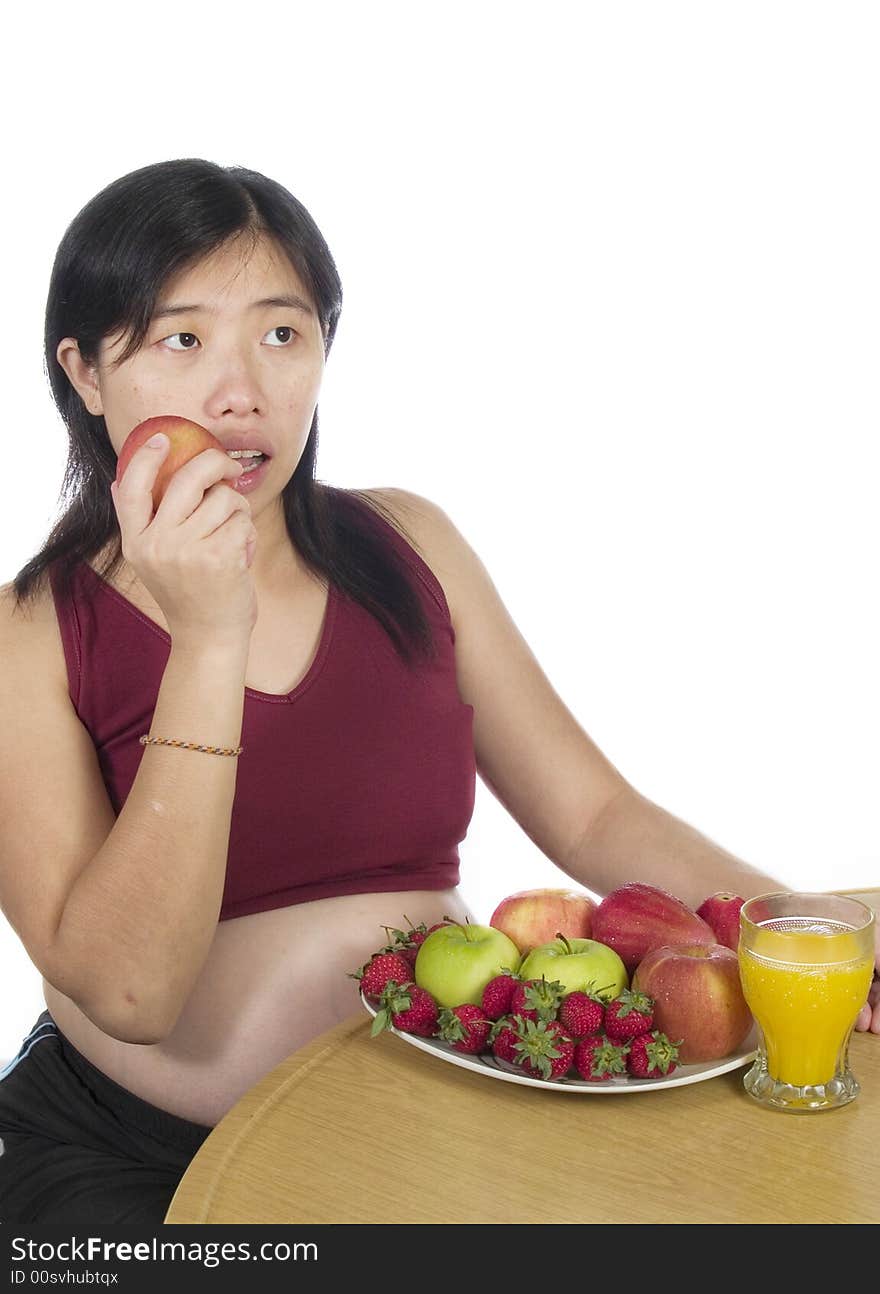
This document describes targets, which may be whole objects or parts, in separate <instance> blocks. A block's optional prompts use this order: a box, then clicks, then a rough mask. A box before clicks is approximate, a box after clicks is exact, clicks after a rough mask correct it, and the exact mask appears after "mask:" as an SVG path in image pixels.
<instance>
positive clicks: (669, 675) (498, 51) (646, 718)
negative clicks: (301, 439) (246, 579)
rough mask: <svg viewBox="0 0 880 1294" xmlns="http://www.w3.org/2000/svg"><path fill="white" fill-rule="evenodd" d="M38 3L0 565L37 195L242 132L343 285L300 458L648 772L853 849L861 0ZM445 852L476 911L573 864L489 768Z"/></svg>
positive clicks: (24, 550)
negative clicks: (531, 656) (432, 553)
mask: <svg viewBox="0 0 880 1294" xmlns="http://www.w3.org/2000/svg"><path fill="white" fill-rule="evenodd" d="M19 12H20V11H19ZM227 12H228V15H234V17H229V16H223V15H225V14H227ZM32 13H33V15H34V16H33V17H29V18H24V19H23V18H21V17H20V16H19V17H18V18H17V19H16V20H15V21H16V23H17V27H16V29H15V31H14V33H11V32H10V33H9V35H10V38H11V37H12V36H13V35H14V40H12V39H11V43H10V46H9V53H10V67H9V69H8V72H9V73H12V76H11V77H10V76H9V75H7V78H6V79H5V81H4V84H3V87H2V90H0V94H2V100H3V101H2V108H3V119H4V123H5V126H6V131H5V134H6V140H5V148H4V164H5V165H4V170H5V190H6V199H5V202H4V205H3V210H2V221H3V235H4V237H3V241H4V247H5V251H6V257H5V267H4V269H5V274H4V280H5V281H4V289H5V290H4V294H3V295H4V309H3V310H2V312H0V320H2V345H3V356H4V362H3V389H4V392H5V400H4V403H5V419H4V425H5V441H4V451H3V462H4V463H5V471H4V472H3V474H2V476H0V580H2V581H6V580H10V579H11V578H12V577H13V575H14V574H15V573H16V572H17V571H18V570H19V568H20V567H21V566H22V565H23V564H24V563H25V562H26V561H27V560H28V558H29V557H30V556H32V555H33V553H34V552H36V550H37V549H38V547H39V546H40V544H41V541H42V539H43V537H44V536H45V534H46V533H47V532H48V530H49V528H50V526H51V524H52V521H53V520H54V517H55V508H56V501H57V496H58V491H59V487H60V484H61V478H62V473H63V468H64V463H65V458H66V433H65V431H64V428H63V425H62V423H61V420H60V418H59V417H58V415H57V413H56V412H55V409H54V406H53V404H52V402H51V399H50V395H49V389H48V384H47V382H46V379H45V377H44V374H43V369H42V352H41V343H42V325H43V309H44V306H45V294H46V289H47V286H48V281H49V274H50V271H51V266H52V261H53V258H54V254H55V249H56V247H57V244H58V242H59V240H60V238H61V236H62V235H63V233H64V230H65V228H66V227H67V225H68V224H69V222H70V221H71V220H72V219H73V217H74V215H75V214H76V213H77V212H78V211H79V209H80V208H81V207H82V206H83V205H84V204H85V203H86V202H87V201H88V200H89V199H90V198H91V197H92V196H93V195H94V194H95V193H96V192H97V191H98V190H99V189H100V188H102V187H103V186H104V185H105V184H107V183H109V182H110V181H111V180H113V179H115V178H117V177H118V176H120V175H122V174H125V173H126V172H128V171H131V170H133V169H135V168H136V167H139V166H143V165H146V164H148V163H151V162H155V161H161V160H164V159H168V158H172V157H187V156H198V157H205V158H208V159H210V160H213V161H216V162H219V163H221V164H224V165H232V164H239V165H245V166H248V167H251V168H253V169H256V170H261V171H263V172H265V173H267V174H269V175H271V176H273V177H274V178H275V179H277V180H279V181H280V182H281V183H283V184H284V185H285V186H286V187H287V188H289V189H290V190H291V191H292V192H293V193H295V194H296V195H297V196H298V197H299V198H300V199H301V200H302V201H303V202H304V203H305V205H306V206H307V207H308V208H309V210H310V211H311V213H312V215H313V216H314V217H315V219H316V220H317V222H318V225H319V226H320V227H321V229H322V231H323V233H324V235H325V237H326V238H327V240H328V243H329V245H330V248H331V251H332V252H333V254H334V257H335V259H336V261H337V265H338V267H339V270H340V273H341V276H342V280H343V285H344V291H345V304H344V307H343V313H342V318H341V322H340V326H339V332H338V336H337V340H336V343H335V347H334V349H333V351H332V353H331V356H330V360H329V364H328V368H327V373H326V377H325V385H324V391H323V394H322V398H321V403H320V412H321V443H320V458H319V475H320V476H321V478H322V479H324V480H327V481H331V482H333V483H335V484H340V485H354V486H386V485H394V486H400V487H402V488H405V489H409V490H413V491H416V492H417V493H420V494H423V495H425V496H427V497H428V498H430V499H433V500H434V501H435V502H437V503H439V504H440V505H441V506H442V507H443V508H444V509H445V510H446V511H447V513H448V514H449V515H450V516H451V517H452V519H453V520H454V521H455V523H456V524H457V526H458V527H459V529H460V530H461V531H462V533H463V534H464V535H465V536H466V537H467V539H468V540H469V542H470V543H471V545H472V546H473V547H474V548H475V549H476V551H477V553H478V554H479V555H480V557H481V558H482V560H483V561H484V563H485V565H486V566H487V568H488V570H489V572H490V573H491V575H492V577H493V579H494V581H495V583H496V585H497V587H498V589H499V591H500V592H501V595H502V597H503V598H504V600H505V601H506V603H507V606H508V607H509V609H510V611H511V613H512V615H513V617H514V619H515V620H516V622H517V624H518V625H519V627H520V629H521V630H522V632H523V633H524V635H525V637H526V638H527V640H528V642H529V643H530V645H531V647H532V649H533V650H534V652H535V654H536V655H537V657H538V660H539V661H540V663H541V665H542V666H543V668H544V670H545V671H546V673H547V674H548V676H549V678H550V679H551V681H552V683H553V685H554V686H555V688H556V689H557V691H558V692H559V693H560V695H561V696H562V697H563V699H564V700H565V701H566V703H567V704H568V706H569V707H570V709H571V710H572V712H573V713H574V714H575V715H576V717H577V718H578V720H579V721H580V722H581V724H582V725H583V726H584V728H585V729H586V730H587V731H588V732H589V733H590V735H591V736H592V737H593V739H594V740H595V741H596V742H597V743H598V744H599V745H600V747H601V748H602V749H603V750H604V751H605V752H606V754H607V755H608V756H609V757H610V758H611V759H612V760H613V761H614V762H615V763H616V765H617V766H618V767H619V768H620V769H621V771H622V772H623V773H624V775H625V776H626V777H628V778H629V780H630V781H632V782H633V783H634V784H635V785H636V786H637V787H638V788H639V789H640V790H641V791H642V792H643V793H645V794H646V795H648V796H650V797H651V798H653V799H655V800H657V801H658V802H659V803H661V804H663V805H664V806H665V807H666V808H668V809H670V810H671V811H672V812H674V813H676V814H677V815H678V816H680V817H683V818H685V819H686V820H687V821H689V822H691V823H692V824H693V825H695V826H697V827H698V828H699V829H700V830H701V831H703V832H704V833H705V834H707V835H709V836H710V837H711V838H713V839H715V840H717V841H718V842H719V843H722V844H723V845H724V846H725V847H727V848H728V849H731V850H733V851H734V852H737V853H739V854H740V855H741V856H743V857H745V858H747V859H748V860H749V861H751V862H753V863H755V864H758V865H760V866H762V867H764V868H767V869H769V870H771V871H773V872H774V873H775V874H777V875H778V876H780V877H782V878H783V879H786V880H788V881H789V882H790V883H792V884H793V885H794V884H796V885H799V886H804V887H811V886H812V887H816V888H832V887H843V886H846V885H849V886H857V885H859V884H869V883H874V884H876V883H878V882H880V857H878V855H880V841H878V829H877V809H876V804H877V795H876V774H877V733H878V728H880V724H878V720H880V704H878V689H877V662H878V647H880V643H878V614H877V595H876V578H875V554H876V552H877V540H878V526H880V523H878V513H877V507H876V495H877V477H876V472H875V444H876V440H877V424H878V420H877V413H878V397H877V350H878V327H877V319H878V302H880V281H878V280H880V273H878V261H880V253H878V238H877V230H878V228H880V209H878V208H880V187H878V167H877V156H878V154H877V146H878V121H880V115H878V114H880V89H878V78H877V75H876V69H877V66H878V59H880V49H878V44H880V42H878V34H880V21H878V18H877V10H876V7H875V6H874V5H873V4H869V3H865V4H846V3H840V2H839V0H836V2H835V3H827V4H815V3H804V2H800V3H791V4H785V3H773V0H761V2H760V3H751V2H748V3H742V2H740V3H736V4H719V3H712V4H706V3H705V2H704V0H700V2H698V3H656V0H652V2H651V3H632V2H630V3H627V4H625V5H607V4H589V3H547V2H546V0H544V3H542V4H541V5H540V6H539V5H535V4H522V3H511V2H510V0H504V2H503V3H494V2H493V3H479V0H476V2H475V0H468V2H467V3H450V0H446V2H445V3H443V4H437V5H427V4H419V5H413V4H411V3H382V2H381V0H380V2H378V3H377V2H375V0H374V2H373V3H371V4H368V5H364V4H355V3H353V4H339V3H332V2H331V3H327V2H325V0H322V3H321V4H320V5H315V4H311V3H310V4H308V5H301V4H296V3H289V4H285V5H283V6H280V5H274V6H270V7H268V8H266V9H260V8H253V7H250V8H249V9H246V10H245V9H243V8H242V9H236V10H232V9H230V10H229V11H226V10H223V11H220V10H218V9H217V8H216V7H215V6H213V5H210V6H209V5H207V4H196V3H191V4H186V5H181V4H157V3H153V4H151V5H149V6H148V7H146V8H145V7H143V6H141V7H140V8H139V9H138V10H136V13H137V15H138V20H137V22H136V23H135V20H134V19H132V18H131V17H130V16H126V14H127V11H126V10H125V9H124V8H123V7H120V6H119V5H118V4H116V3H113V4H106V5H104V4H91V5H89V4H85V5H80V6H76V7H73V8H71V9H69V10H68V11H67V12H61V11H60V7H59V8H57V9H52V10H51V11H50V12H44V11H43V10H39V11H38V10H36V9H34V10H32ZM16 72H17V74H18V77H19V79H18V80H17V81H16V80H15V74H16ZM9 737H10V734H8V733H7V734H6V735H5V738H4V739H5V740H7V741H8V740H9ZM45 793H46V794H47V795H51V787H47V788H45ZM0 828H2V829H3V830H5V827H4V826H3V824H0ZM36 847H37V845H36V843H35V848H36ZM0 850H2V838H0ZM462 863H463V872H462V875H463V889H464V891H465V896H466V898H468V899H469V901H470V903H471V904H472V906H473V907H474V909H475V912H476V914H477V916H478V919H479V918H481V919H484V920H485V919H488V917H489V915H490V914H491V911H492V909H493V907H494V905H495V903H496V902H497V901H498V900H499V899H500V898H501V897H503V896H504V895H505V894H507V893H510V892H512V891H513V890H515V889H519V888H525V887H532V886H535V885H541V884H545V883H550V884H558V883H565V882H566V880H567V878H565V877H564V876H563V875H562V874H561V873H559V872H558V871H557V870H556V868H555V867H554V866H553V864H552V863H550V861H549V860H548V859H546V858H545V857H544V856H543V855H542V854H541V853H540V852H539V851H538V850H537V848H536V847H535V845H534V844H533V843H532V842H531V841H530V840H529V839H528V838H527V837H526V836H525V834H524V833H523V832H522V830H521V829H520V828H519V827H518V825H517V824H516V823H515V822H514V821H513V820H512V819H511V818H510V817H509V816H508V815H507V814H506V812H505V811H504V810H503V809H502V808H501V807H500V805H499V804H498V803H497V801H495V800H494V799H493V797H492V796H491V794H490V793H489V792H488V791H487V790H486V788H485V787H484V786H483V785H482V784H479V785H478V798H477V805H476V810H475V814H474V818H473V822H472V825H471V829H470V832H469V834H468V837H467V839H466V841H465V842H464V845H463V846H462ZM632 872H633V875H637V873H638V859H636V858H634V859H633V861H632ZM622 879H629V878H622ZM0 971H2V975H3V980H2V982H3V984H4V985H5V994H4V1000H3V1002H2V1004H0V1057H2V1056H4V1055H10V1054H13V1053H14V1052H15V1051H16V1050H17V1048H18V1045H19V1041H20V1038H21V1036H22V1035H23V1033H24V1032H25V1031H26V1030H27V1029H28V1028H29V1026H30V1024H31V1023H32V1021H33V1019H34V1018H35V1016H36V1014H37V1012H38V1011H39V1010H40V1009H41V1006H42V1003H41V996H40V981H39V976H38V974H37V972H36V970H35V968H34V967H33V966H32V964H31V963H30V961H29V960H28V958H27V956H26V955H25V953H24V951H23V950H22V948H21V945H20V944H19V942H18V940H17V939H16V937H15V936H14V934H13V933H12V931H11V930H10V929H9V928H8V927H7V926H5V925H4V926H0Z"/></svg>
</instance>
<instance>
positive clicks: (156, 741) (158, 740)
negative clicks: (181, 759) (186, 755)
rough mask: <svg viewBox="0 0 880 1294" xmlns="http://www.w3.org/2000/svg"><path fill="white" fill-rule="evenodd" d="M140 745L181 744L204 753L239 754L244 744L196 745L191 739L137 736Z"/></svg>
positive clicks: (145, 734)
mask: <svg viewBox="0 0 880 1294" xmlns="http://www.w3.org/2000/svg"><path fill="white" fill-rule="evenodd" d="M138 741H139V742H140V743H141V745H142V746H154V745H155V746H181V747H182V748H183V749H184V750H200V751H201V752H202V753H203V754H204V755H240V754H241V752H242V751H243V750H244V746H235V747H232V746H198V745H196V743H195V742H193V741H177V739H176V738H174V737H150V736H148V734H147V733H144V735H143V736H142V737H138Z"/></svg>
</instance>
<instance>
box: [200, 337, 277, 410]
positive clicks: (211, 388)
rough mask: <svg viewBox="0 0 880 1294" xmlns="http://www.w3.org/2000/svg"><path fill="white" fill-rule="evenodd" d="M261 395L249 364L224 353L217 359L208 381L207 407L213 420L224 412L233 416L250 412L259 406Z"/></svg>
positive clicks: (259, 385)
mask: <svg viewBox="0 0 880 1294" xmlns="http://www.w3.org/2000/svg"><path fill="white" fill-rule="evenodd" d="M263 403H264V394H263V390H262V386H261V383H260V380H259V378H258V376H257V374H256V373H255V372H254V369H253V365H252V364H250V363H249V362H248V361H247V360H246V359H245V358H244V357H242V356H241V355H236V354H232V353H230V352H227V354H226V355H225V356H223V357H222V360H218V363H217V367H216V369H215V371H214V373H213V374H212V375H211V377H210V378H209V380H208V391H207V404H208V411H209V412H210V413H211V415H212V416H213V417H217V416H219V415H220V414H221V413H224V412H225V411H226V410H227V409H230V410H232V411H233V412H235V413H250V412H251V410H252V409H255V408H260V407H262V405H263Z"/></svg>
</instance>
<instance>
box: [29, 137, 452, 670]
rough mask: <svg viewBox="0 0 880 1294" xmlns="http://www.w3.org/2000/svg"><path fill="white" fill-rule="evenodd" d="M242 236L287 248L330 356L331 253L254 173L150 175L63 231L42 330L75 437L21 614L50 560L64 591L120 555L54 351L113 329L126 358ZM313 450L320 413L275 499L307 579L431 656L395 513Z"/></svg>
mask: <svg viewBox="0 0 880 1294" xmlns="http://www.w3.org/2000/svg"><path fill="white" fill-rule="evenodd" d="M242 236H244V237H248V236H249V237H250V238H251V239H252V242H253V244H254V245H255V244H256V242H257V240H258V239H259V238H260V237H261V236H268V237H270V238H271V239H272V240H273V241H274V242H275V243H276V244H277V245H278V246H279V247H280V249H281V250H282V251H283V252H285V253H286V255H287V256H288V258H289V260H290V262H291V264H292V265H293V267H294V269H295V270H296V272H297V274H298V275H299V277H300V278H301V280H302V281H303V283H304V284H305V286H306V287H307V288H308V290H309V292H310V293H311V296H312V299H313V301H314V303H315V305H316V307H317V311H318V317H319V319H320V323H321V330H322V333H323V337H324V353H325V355H327V354H329V351H330V347H331V346H332V344H333V338H334V336H335V334H336V326H337V323H338V321H339V315H340V311H341V309H342V283H341V281H340V278H339V274H338V272H337V269H336V265H335V263H334V261H333V257H332V256H331V254H330V250H329V248H328V247H327V244H326V242H325V241H324V238H323V236H322V234H321V232H320V230H319V229H318V227H317V225H316V224H315V222H314V220H313V219H312V217H311V216H310V215H309V213H308V211H307V210H306V209H305V207H304V206H303V205H302V203H301V202H299V201H298V200H297V199H296V198H295V197H294V196H293V194H292V193H290V192H289V191H288V190H287V189H285V188H284V187H283V186H282V185H281V184H279V183H277V182H276V181H275V180H272V179H269V178H267V177H266V176H265V175H261V174H260V173H259V172H258V171H251V170H247V169H246V168H244V167H241V166H227V167H223V166H219V165H217V164H216V163H214V162H209V161H205V160H203V159H201V158H179V159H176V160H172V161H166V162H158V163H155V164H153V165H151V166H144V167H141V168H140V169H139V170H136V171H131V172H130V173H129V174H128V175H124V176H122V177H121V178H120V179H118V180H115V181H113V182H112V183H111V184H109V185H107V187H106V188H104V189H102V190H101V191H100V192H99V193H98V194H97V195H96V196H95V197H94V198H92V199H91V201H90V202H88V203H87V204H86V206H84V207H83V209H82V210H81V211H80V212H79V214H78V215H77V216H75V218H74V219H73V221H72V222H71V224H70V225H69V226H68V228H67V230H66V231H65V233H64V236H63V238H62V240H61V242H60V244H59V246H58V251H57V253H56V256H55V262H54V265H53V268H52V276H51V279H50V283H49V292H48V296H47V301H46V318H45V334H44V346H45V361H44V362H45V370H46V374H47V376H48V379H49V383H50V386H51V389H52V396H53V399H54V401H55V404H56V406H57V408H58V410H59V412H60V414H61V417H62V419H63V421H64V424H65V426H66V427H67V432H68V439H69V450H68V459H67V467H66V470H65V473H64V480H63V482H62V486H61V492H60V495H59V502H60V505H61V508H62V509H63V511H62V513H61V515H60V517H59V519H58V521H57V522H56V524H55V525H54V527H53V529H52V530H51V531H50V533H49V535H48V538H47V539H46V541H45V543H44V544H43V547H42V548H41V549H40V551H39V552H38V553H37V554H36V556H35V557H33V558H31V560H30V561H29V562H27V563H26V565H25V566H23V567H22V568H21V570H20V571H19V572H18V574H17V575H16V576H15V578H14V580H13V582H12V583H13V588H14V591H15V600H16V607H17V608H18V607H20V605H21V604H22V603H23V602H25V601H26V600H27V599H29V598H32V597H33V596H34V595H35V593H36V591H37V589H38V588H40V587H45V582H46V578H47V573H48V568H49V567H50V566H52V565H53V564H54V565H55V567H56V570H57V576H58V581H59V586H60V592H61V593H62V595H63V596H66V595H67V594H68V593H69V591H70V583H71V577H72V574H73V571H74V568H75V567H76V566H77V565H78V564H79V563H80V562H83V561H87V560H88V559H90V558H95V557H97V555H98V554H99V553H101V552H102V551H104V550H107V556H106V557H105V559H104V561H103V565H102V567H101V568H100V569H99V567H97V566H96V568H95V569H97V570H98V571H99V574H100V575H102V576H103V577H104V578H105V579H109V578H110V577H111V576H112V575H113V573H114V572H115V571H116V570H117V569H118V567H119V566H120V564H121V563H122V560H123V556H122V540H121V535H120V533H119V525H118V522H117V519H116V512H115V509H114V507H113V502H112V499H111V497H110V491H109V485H110V482H111V481H112V480H113V479H114V477H115V475H116V452H115V450H114V449H113V446H112V444H111V442H110V437H109V436H108V434H107V427H106V424H105V422H104V418H103V417H102V416H100V415H95V414H92V413H90V412H89V411H88V409H87V408H86V406H85V404H84V403H83V401H82V399H81V398H80V396H79V394H78V392H77V391H76V389H75V388H74V387H73V385H72V384H71V382H70V381H69V380H68V377H67V374H66V373H65V371H64V369H63V368H62V366H61V365H60V364H59V362H58V358H57V355H56V351H57V348H58V344H59V342H60V341H61V340H62V338H64V337H68V336H72V337H75V338H76V339H77V342H78V344H79V350H80V354H81V355H82V358H83V360H84V361H85V363H86V364H89V365H92V364H94V363H95V362H96V361H97V358H98V355H99V353H100V348H101V342H102V340H103V338H105V337H106V336H108V335H110V334H112V333H116V332H120V333H122V334H123V335H127V338H128V340H127V344H126V346H125V349H124V350H123V351H122V353H121V354H120V356H119V359H118V361H117V363H119V364H121V363H124V362H125V361H126V360H127V359H129V358H131V356H132V355H134V354H136V352H137V351H138V349H139V348H140V346H141V345H142V344H143V341H144V338H145V337H146V335H147V332H148V330H149V326H150V322H151V319H152V315H153V312H154V310H155V308H156V304H157V302H158V300H159V294H160V292H161V290H162V287H163V285H164V283H165V281H166V280H167V279H169V278H170V277H171V276H173V275H174V274H176V273H178V272H179V271H181V270H182V269H184V268H186V267H189V266H191V265H192V264H194V263H196V262H197V261H199V260H201V259H202V258H203V257H205V256H207V255H208V254H210V253H211V252H213V251H214V250H215V249H217V248H219V247H221V246H222V245H225V244H226V243H227V242H229V241H231V240H234V239H238V238H240V237H242ZM317 453H318V411H317V409H316V410H315V414H314V417H313V419H312V426H311V430H310V432H309V437H308V440H307V441H306V444H305V448H304V449H303V453H302V457H301V459H300V461H299V463H298V465H297V468H296V470H295V472H294V473H293V475H292V476H291V478H290V480H289V481H288V482H287V484H286V485H285V487H284V489H283V491H282V496H281V497H282V503H283V508H284V518H285V523H286V526H287V532H288V535H289V536H290V539H291V542H292V543H293V545H294V547H295V549H296V550H297V551H298V552H299V554H300V555H301V557H302V559H303V561H304V562H305V564H306V565H307V566H308V567H309V568H310V569H311V571H313V572H314V573H316V574H318V575H320V576H323V577H325V578H326V579H327V580H328V581H330V582H332V583H333V584H335V585H336V586H337V587H338V588H339V589H341V590H342V591H343V592H344V593H346V594H347V595H348V596H349V597H351V598H352V599H353V600H355V601H357V602H359V603H360V604H361V605H362V606H363V607H364V608H365V609H366V610H367V611H368V612H369V613H370V614H371V615H373V616H374V617H375V618H376V619H377V620H378V621H379V623H380V624H381V625H382V626H383V627H384V628H385V630H386V632H387V633H388V635H389V637H390V638H391V640H392V642H393V643H394V645H395V647H396V648H397V650H398V652H399V654H400V655H401V657H402V658H403V659H404V660H405V661H407V662H408V663H412V662H414V661H415V660H417V659H418V658H420V657H421V658H424V657H430V656H432V655H433V654H434V652H435V644H434V641H433V636H432V634H431V628H430V624H429V623H428V620H427V618H426V616H425V613H424V610H423V607H422V604H421V602H420V600H419V597H418V596H417V594H416V592H415V588H414V584H413V581H412V578H411V575H410V573H409V571H408V569H407V565H406V562H405V561H404V560H403V559H402V558H401V557H400V556H399V554H398V553H397V552H396V551H395V549H394V548H393V546H392V545H391V544H389V543H388V540H387V536H385V535H383V534H382V530H381V527H377V525H376V522H375V516H374V514H375V513H376V512H379V513H380V514H383V515H384V516H385V518H386V520H388V521H391V517H390V515H389V514H388V513H387V511H386V510H385V509H384V508H382V507H381V505H379V504H378V503H377V501H376V500H375V499H374V498H369V499H368V498H367V497H366V496H365V495H364V494H363V493H362V492H361V491H357V490H347V489H341V488H337V487H335V486H331V485H327V484H326V483H324V482H321V481H318V480H317V479H316V476H315V467H316V462H317ZM391 524H395V523H394V522H393V521H391ZM397 529H402V527H400V525H399V523H398V524H397ZM404 533H405V532H404Z"/></svg>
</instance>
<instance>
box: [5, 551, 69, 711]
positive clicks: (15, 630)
mask: <svg viewBox="0 0 880 1294" xmlns="http://www.w3.org/2000/svg"><path fill="white" fill-rule="evenodd" d="M0 656H2V658H3V668H4V672H6V674H7V675H10V674H16V675H23V674H27V675H29V676H30V677H36V678H39V679H41V681H42V683H43V684H44V685H50V686H51V685H53V684H54V683H57V684H58V685H59V686H61V685H62V684H63V686H64V687H65V688H66V681H67V680H66V670H65V665H64V653H63V648H62V645H61V633H60V629H59V626H58V617H57V614H56V611H55V599H54V597H53V596H52V588H51V585H50V583H49V579H48V576H47V577H46V578H45V580H43V581H41V582H40V583H39V584H38V585H37V587H36V588H35V589H34V590H33V592H32V594H31V595H30V596H29V597H27V598H21V599H20V598H18V597H17V596H16V591H15V584H14V581H10V582H9V583H8V584H0Z"/></svg>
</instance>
